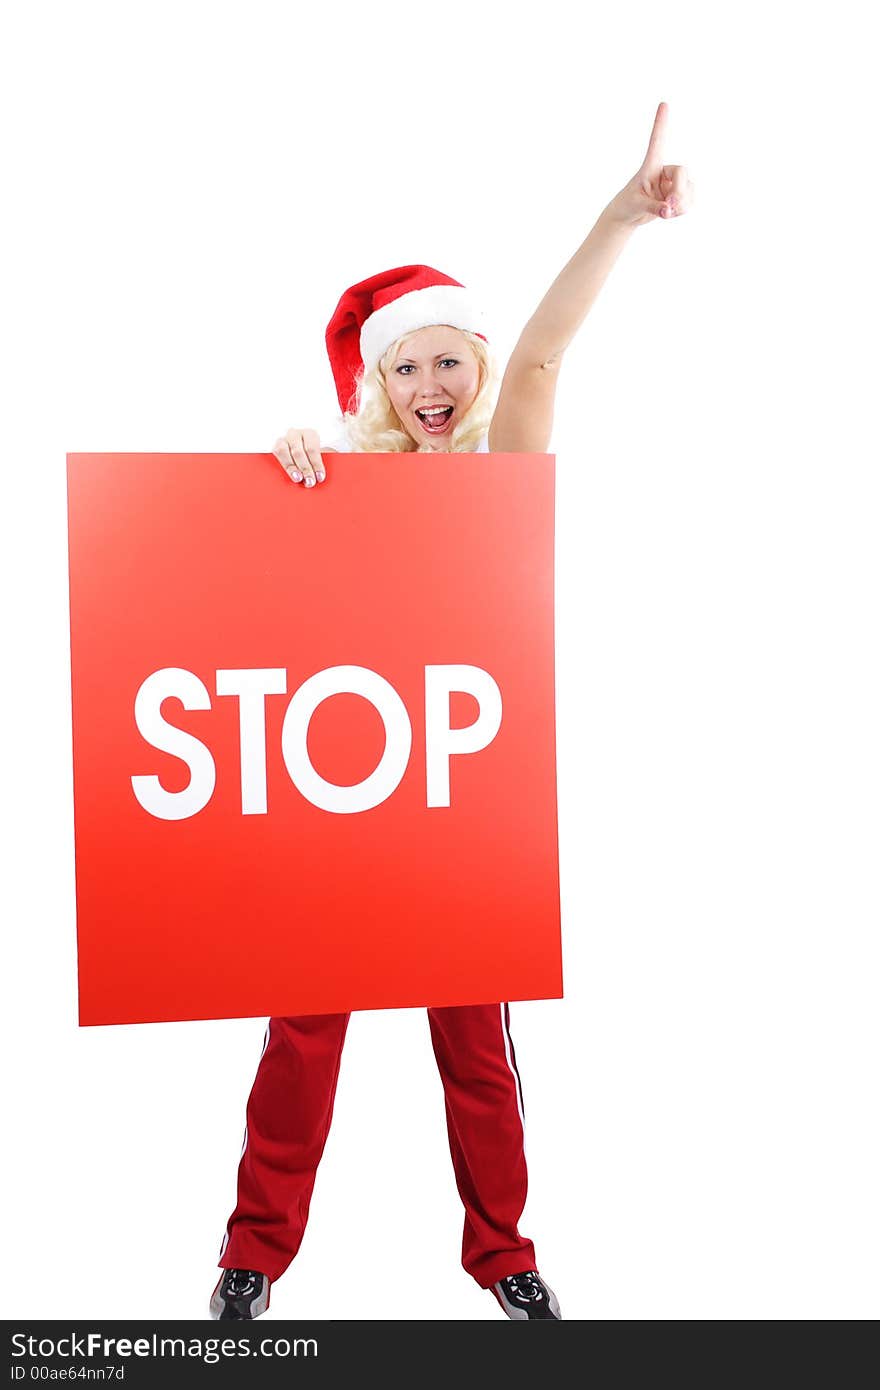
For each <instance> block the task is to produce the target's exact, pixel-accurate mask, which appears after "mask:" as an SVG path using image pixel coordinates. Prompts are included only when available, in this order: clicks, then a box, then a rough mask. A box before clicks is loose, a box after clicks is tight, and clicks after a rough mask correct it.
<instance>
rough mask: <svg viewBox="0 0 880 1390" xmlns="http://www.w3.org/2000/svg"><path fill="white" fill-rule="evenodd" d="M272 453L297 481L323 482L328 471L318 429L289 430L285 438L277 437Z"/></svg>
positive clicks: (307, 482)
mask: <svg viewBox="0 0 880 1390" xmlns="http://www.w3.org/2000/svg"><path fill="white" fill-rule="evenodd" d="M272 453H273V454H274V455H275V457H276V458H277V460H278V462H279V463H280V464H281V467H282V468H283V469H284V471H285V473H287V474H288V475H289V477H291V478H292V479H293V481H294V482H295V483H303V484H304V485H305V486H306V487H314V486H315V484H316V483H323V481H324V478H325V477H326V472H325V470H324V461H323V459H322V458H321V441H320V439H319V438H318V431H317V430H297V429H292V430H288V431H287V434H286V435H285V436H284V438H283V439H276V441H275V448H274V449H273V450H272Z"/></svg>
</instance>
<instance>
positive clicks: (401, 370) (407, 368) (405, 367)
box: [394, 362, 415, 376]
mask: <svg viewBox="0 0 880 1390" xmlns="http://www.w3.org/2000/svg"><path fill="white" fill-rule="evenodd" d="M394 370H395V371H396V372H397V373H398V375H399V376H409V374H410V372H412V371H415V368H414V367H413V365H412V363H411V362H401V364H400V366H399V367H395V369H394Z"/></svg>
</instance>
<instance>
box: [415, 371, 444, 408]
mask: <svg viewBox="0 0 880 1390" xmlns="http://www.w3.org/2000/svg"><path fill="white" fill-rule="evenodd" d="M420 394H421V395H422V396H423V398H424V399H425V400H431V399H433V397H435V396H442V394H443V389H442V387H441V385H440V381H439V379H438V377H437V376H436V374H435V371H434V368H433V367H429V368H428V370H427V371H426V372H425V374H424V376H423V377H422V389H421V393H420Z"/></svg>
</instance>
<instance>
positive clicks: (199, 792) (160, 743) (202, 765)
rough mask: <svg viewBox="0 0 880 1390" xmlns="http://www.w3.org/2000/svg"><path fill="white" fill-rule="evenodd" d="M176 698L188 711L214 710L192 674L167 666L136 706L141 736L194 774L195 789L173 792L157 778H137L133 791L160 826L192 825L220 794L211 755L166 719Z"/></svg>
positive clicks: (156, 674)
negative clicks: (166, 703) (167, 704)
mask: <svg viewBox="0 0 880 1390" xmlns="http://www.w3.org/2000/svg"><path fill="white" fill-rule="evenodd" d="M172 695H173V696H176V698H177V699H178V700H179V701H180V703H181V704H182V705H183V708H184V709H210V708H211V697H210V695H209V694H208V691H207V689H206V687H205V686H204V685H203V684H202V682H201V681H200V680H199V678H198V676H194V675H193V673H192V671H184V670H183V669H182V668H181V667H179V666H166V667H164V669H163V670H161V671H154V672H153V674H152V675H151V676H147V679H146V680H145V681H144V683H143V685H142V686H141V688H140V690H139V691H138V693H137V695H136V696H135V701H134V719H135V723H136V724H137V727H138V732H139V733H140V735H141V738H143V739H144V740H145V741H146V742H147V743H149V744H150V745H151V746H152V747H153V748H159V749H161V751H162V752H163V753H170V754H171V755H172V757H175V758H180V760H181V762H184V763H186V765H187V767H188V768H189V773H190V781H189V786H188V787H184V789H183V791H182V792H167V791H166V790H165V788H164V787H163V786H162V783H161V782H160V781H159V778H158V777H156V776H155V775H152V776H149V777H146V776H145V777H132V779H131V786H132V790H133V791H134V794H135V796H136V797H137V799H138V801H139V802H140V804H141V805H142V806H143V808H144V810H145V811H149V813H150V815H151V816H156V817H157V818H158V819H159V820H186V819H187V817H188V816H194V815H196V814H197V812H199V811H201V810H203V809H204V808H205V807H206V806H207V804H208V802H209V801H210V800H211V797H212V796H213V794H214V786H215V784H216V781H217V773H216V769H215V767H214V759H213V758H212V757H211V754H210V752H209V750H208V749H207V748H206V747H205V745H204V744H203V743H202V742H201V741H200V740H199V739H197V738H194V737H193V735H192V734H188V733H186V732H185V730H183V729H177V728H175V726H174V725H173V724H169V723H168V722H167V720H165V719H163V718H162V713H161V706H162V701H163V700H167V699H168V697H169V696H172Z"/></svg>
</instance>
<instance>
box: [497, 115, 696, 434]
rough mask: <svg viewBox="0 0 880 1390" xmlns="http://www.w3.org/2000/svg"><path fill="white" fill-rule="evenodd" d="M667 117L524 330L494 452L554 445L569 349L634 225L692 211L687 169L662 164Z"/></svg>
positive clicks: (658, 121) (504, 390) (507, 376)
mask: <svg viewBox="0 0 880 1390" xmlns="http://www.w3.org/2000/svg"><path fill="white" fill-rule="evenodd" d="M666 115H667V106H666V103H665V102H662V101H661V103H660V105H659V106H658V107H657V114H656V116H655V117H654V127H653V130H652V131H651V139H650V141H649V143H648V152H647V154H646V155H645V158H644V161H643V163H642V166H641V168H640V169H639V170H638V172H637V173H636V174H635V175H634V176H633V177H632V178H631V179H630V181H629V183H628V184H626V186H625V187H624V188H622V189H621V190H620V192H619V193H618V194H617V196H616V197H614V198H612V200H611V202H610V203H609V204H608V206H607V207H606V208H605V210H604V212H603V213H602V214H601V216H600V217H599V219H598V221H597V222H596V225H595V226H594V227H593V230H592V231H591V232H590V234H589V236H588V237H587V239H586V241H585V242H584V243H583V245H582V246H581V247H580V248H579V250H577V251H576V252H575V254H574V255H573V256H572V258H571V260H570V261H569V262H568V264H567V265H566V266H565V268H564V269H563V270H562V271H561V272H560V273H559V275H557V277H556V279H555V280H554V281H553V284H552V285H551V286H550V288H549V290H548V291H547V293H546V294H545V296H544V298H543V299H542V300H541V303H540V304H539V305H538V307H537V309H536V310H535V312H534V314H533V315H532V317H531V318H530V319H529V321H528V323H527V324H526V326H525V328H524V329H523V331H522V334H521V336H520V339H519V342H518V343H517V345H516V347H515V348H514V350H513V354H512V355H511V358H510V361H509V363H508V365H507V370H506V372H505V373H504V379H503V381H502V383H501V392H500V394H499V397H498V404H497V406H496V408H495V415H494V417H493V420H492V425H491V428H490V430H489V448H490V449H491V450H493V451H495V452H503V453H544V451H545V450H546V449H547V447H548V445H549V443H550V431H551V428H552V425H553V406H554V402H555V399H556V383H557V381H558V378H559V367H560V365H561V362H562V358H563V355H564V353H565V349H566V348H567V347H568V345H569V343H570V342H571V340H572V338H573V337H574V335H575V333H577V331H578V329H579V328H580V326H581V324H582V323H583V321H584V319H585V318H586V316H587V314H588V313H589V312H590V309H591V308H592V306H593V304H594V302H595V300H596V298H597V296H598V294H599V291H600V290H601V288H602V286H603V285H604V283H605V281H606V279H607V278H608V275H609V273H610V271H611V269H612V267H613V265H614V263H615V261H616V260H617V258H618V256H619V255H620V253H621V251H622V250H623V248H624V246H625V245H626V243H627V242H628V241H629V238H630V237H631V236H632V234H633V232H634V231H635V229H636V227H639V226H642V225H643V224H644V223H646V222H654V221H656V220H657V218H662V219H664V220H665V219H667V218H670V217H680V216H681V214H682V213H684V212H687V210H688V207H689V206H690V203H691V200H692V195H693V185H692V184H691V181H690V179H689V178H688V176H687V170H686V169H685V168H684V167H683V166H682V165H678V164H664V163H663V140H664V135H665V131H666Z"/></svg>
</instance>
